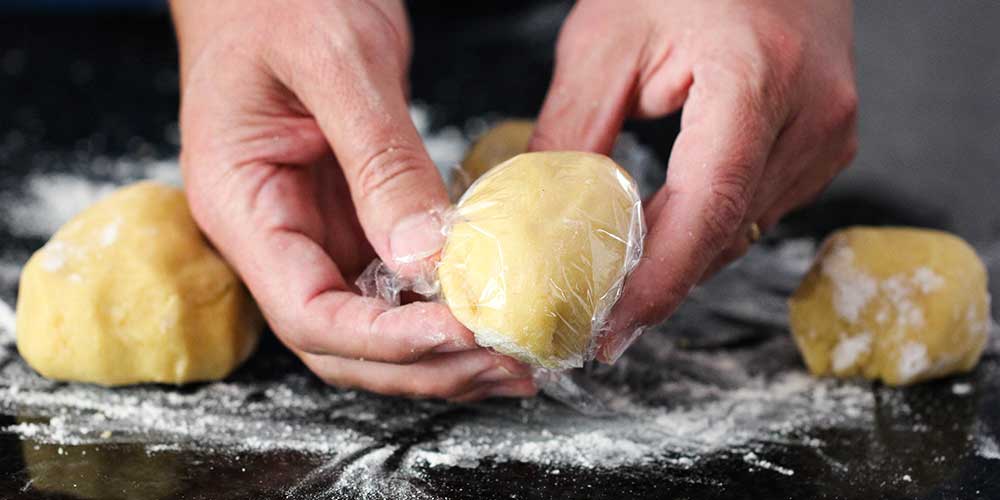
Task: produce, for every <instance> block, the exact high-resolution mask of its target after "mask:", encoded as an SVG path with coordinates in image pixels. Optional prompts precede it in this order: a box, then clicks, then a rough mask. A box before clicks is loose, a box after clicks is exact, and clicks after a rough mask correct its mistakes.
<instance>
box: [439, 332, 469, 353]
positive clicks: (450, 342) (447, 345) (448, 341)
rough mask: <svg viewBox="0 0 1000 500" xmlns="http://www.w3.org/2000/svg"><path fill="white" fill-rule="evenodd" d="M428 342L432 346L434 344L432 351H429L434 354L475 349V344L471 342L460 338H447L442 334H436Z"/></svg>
mask: <svg viewBox="0 0 1000 500" xmlns="http://www.w3.org/2000/svg"><path fill="white" fill-rule="evenodd" d="M429 340H430V342H431V343H432V344H435V346H434V349H431V352H433V353H435V354H445V353H449V352H459V351H468V350H470V349H476V348H477V346H476V343H475V342H474V341H472V340H469V339H465V338H462V337H452V338H448V337H447V336H445V334H443V333H437V334H435V336H433V337H432V338H431V339H429Z"/></svg>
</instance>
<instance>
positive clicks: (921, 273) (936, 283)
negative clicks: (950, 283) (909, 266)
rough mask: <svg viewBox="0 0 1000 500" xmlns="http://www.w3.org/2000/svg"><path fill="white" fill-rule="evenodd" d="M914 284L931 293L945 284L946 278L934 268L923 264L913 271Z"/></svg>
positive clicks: (922, 290)
mask: <svg viewBox="0 0 1000 500" xmlns="http://www.w3.org/2000/svg"><path fill="white" fill-rule="evenodd" d="M913 284H915V285H916V286H917V288H919V289H920V291H921V292H922V293H925V294H927V293H931V292H933V291H936V290H938V289H940V288H941V287H943V286H944V278H942V277H941V275H939V274H937V273H935V272H934V270H933V269H931V268H929V267H927V266H922V267H919V268H917V270H916V271H913Z"/></svg>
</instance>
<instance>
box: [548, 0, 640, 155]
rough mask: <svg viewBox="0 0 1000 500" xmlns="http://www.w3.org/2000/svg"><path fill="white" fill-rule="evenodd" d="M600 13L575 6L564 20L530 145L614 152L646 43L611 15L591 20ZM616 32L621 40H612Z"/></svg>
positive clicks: (549, 148) (592, 9) (556, 148)
mask: <svg viewBox="0 0 1000 500" xmlns="http://www.w3.org/2000/svg"><path fill="white" fill-rule="evenodd" d="M591 7H593V6H591ZM599 15H600V12H595V10H594V8H590V9H574V11H573V13H571V14H570V16H569V18H568V19H567V20H566V22H565V23H564V28H563V31H562V32H561V33H560V35H559V43H558V46H557V48H556V66H555V71H554V73H553V78H552V82H551V84H550V86H549V91H548V94H547V95H546V97H545V102H544V104H543V105H542V110H541V112H540V114H539V116H538V121H537V124H536V126H535V131H534V134H533V136H532V139H531V142H530V144H529V147H528V148H529V150H531V151H542V150H580V151H592V152H597V153H603V154H608V153H609V152H610V151H611V147H612V145H613V144H614V142H615V138H616V137H617V136H618V132H619V131H620V130H621V127H622V123H623V122H624V121H625V116H626V115H627V114H628V112H629V108H630V107H631V105H632V102H631V101H632V94H633V90H634V89H635V84H636V81H637V79H638V77H639V74H638V71H639V69H638V68H639V57H640V54H641V50H640V49H641V45H642V43H643V42H642V40H641V39H638V38H636V37H629V36H628V35H626V36H622V32H623V31H622V30H619V29H617V28H616V27H615V26H613V25H609V23H610V21H609V20H610V19H612V18H611V17H608V18H606V19H603V20H598V19H590V18H593V17H594V16H599ZM583 16H586V17H583ZM605 32H607V33H608V35H607V36H604V35H603V33H605ZM633 32H635V31H634V30H633ZM611 33H614V40H615V43H608V42H607V41H608V37H610V36H612V35H611ZM624 33H629V32H628V31H624ZM636 34H638V33H636Z"/></svg>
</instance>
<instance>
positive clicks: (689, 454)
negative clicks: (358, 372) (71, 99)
mask: <svg viewBox="0 0 1000 500" xmlns="http://www.w3.org/2000/svg"><path fill="white" fill-rule="evenodd" d="M412 114H413V118H414V121H415V122H416V124H417V125H418V127H419V129H420V131H421V133H422V134H423V135H424V137H425V141H426V144H427V146H428V149H429V152H430V154H431V156H432V159H433V160H434V161H435V163H436V164H437V165H438V166H439V168H440V169H441V170H442V171H447V170H448V169H449V168H451V167H452V166H453V165H455V164H456V163H458V162H459V161H460V160H461V157H462V154H464V151H465V149H466V147H467V145H468V139H467V135H468V134H466V133H463V132H462V131H461V130H459V129H457V128H446V129H443V130H440V131H434V132H431V131H429V130H428V122H429V120H428V114H427V110H426V109H425V108H422V107H415V108H414V109H413V110H412ZM616 157H618V158H619V159H620V161H621V162H622V163H623V164H625V166H626V167H630V170H631V171H633V173H636V172H638V174H637V175H636V177H637V178H638V179H640V180H642V179H647V178H649V177H650V175H646V174H649V173H650V172H654V171H655V170H656V169H655V168H653V167H654V166H655V161H656V160H655V157H654V156H653V155H652V154H651V153H650V152H649V150H648V149H646V148H644V147H643V146H641V145H639V144H638V143H637V142H636V141H635V140H634V138H632V137H630V136H625V137H623V139H622V140H620V141H619V143H618V146H617V151H616ZM94 170H95V171H97V172H98V173H99V174H100V175H99V176H98V178H99V179H100V180H94V179H93V178H90V177H88V176H86V175H79V174H66V173H48V174H37V175H34V176H32V177H30V178H29V179H28V181H27V184H26V185H25V186H24V188H23V189H22V190H20V191H17V192H10V193H4V194H3V196H2V198H0V200H3V201H2V202H0V210H3V211H4V214H5V216H4V217H3V218H2V222H0V223H3V224H6V225H7V229H8V230H9V231H10V232H11V233H12V234H14V235H17V236H29V237H38V238H45V237H48V236H50V235H51V234H52V232H53V231H55V229H56V228H58V227H59V226H60V225H61V224H63V223H64V222H65V221H66V220H68V219H69V218H70V217H72V216H73V215H74V214H75V213H77V212H78V211H80V210H82V209H84V208H85V207H86V206H88V205H89V204H91V203H93V202H94V201H96V200H97V199H99V198H100V197H102V196H104V195H106V194H107V193H108V192H110V190H111V189H113V188H114V187H115V186H117V185H120V184H124V183H127V182H131V181H134V180H139V179H146V178H154V179H160V180H164V181H167V182H170V183H173V184H178V183H179V182H180V175H179V169H178V167H177V163H176V161H175V160H148V159H147V160H130V161H125V160H122V161H118V160H101V161H100V162H98V164H97V165H95V168H94ZM643 172H646V173H645V174H644V173H643ZM641 184H643V185H644V186H645V187H644V189H645V190H646V192H648V191H649V189H650V186H651V184H649V183H641ZM812 250H813V245H812V243H811V242H808V241H790V242H787V243H785V244H783V245H780V246H777V247H774V248H770V249H767V248H766V247H763V246H758V247H756V248H755V250H754V251H753V252H752V254H751V256H750V257H748V259H747V262H749V264H748V265H747V266H745V267H746V269H744V271H746V272H747V273H748V276H750V278H747V277H742V278H737V279H742V280H743V282H753V280H755V279H758V278H757V277H754V276H758V277H760V278H761V279H763V278H767V279H770V280H772V281H775V280H776V281H781V280H780V279H779V278H781V276H780V274H781V273H774V272H772V271H773V268H772V267H768V266H774V265H775V262H778V263H780V265H781V266H784V268H785V269H784V270H785V271H786V272H787V273H791V274H792V275H794V276H797V275H800V274H801V273H802V272H804V271H805V269H806V268H807V267H808V263H809V260H810V259H811V255H812ZM0 257H3V259H4V262H3V263H0V290H8V291H10V290H13V289H14V288H15V287H16V281H17V277H18V274H19V272H20V265H22V264H23V259H22V260H21V261H11V259H10V258H9V256H0ZM757 258H760V259H762V260H761V266H760V267H756V268H755V267H754V264H753V262H754V261H753V259H757ZM15 260H16V259H15ZM754 269H756V271H755V272H754ZM787 273H786V274H787ZM729 289H730V290H733V291H734V292H733V293H731V294H730V295H728V296H726V297H725V299H724V300H722V299H720V297H721V296H720V295H718V294H713V293H701V294H696V296H697V300H694V301H690V302H693V304H689V305H688V306H687V308H682V309H681V310H680V311H679V312H678V314H677V316H676V317H675V318H674V319H672V320H671V323H670V324H668V331H667V334H664V333H663V332H658V331H652V332H650V333H647V334H646V335H645V336H644V337H643V338H642V339H640V341H639V343H638V344H637V345H636V346H635V347H633V349H632V350H630V352H629V353H627V354H626V356H625V357H624V358H623V359H622V361H621V362H620V364H619V365H618V366H617V367H616V368H614V369H608V370H606V372H605V373H603V374H598V376H596V377H595V380H596V384H597V386H598V387H599V388H603V393H604V394H605V395H606V396H608V398H609V405H610V406H611V407H612V408H613V409H614V410H615V414H614V415H613V416H609V417H602V418H594V417H587V416H584V415H580V414H577V413H574V412H573V411H572V410H569V409H567V408H565V407H563V406H561V405H558V404H556V403H553V402H550V401H546V400H531V401H523V402H510V401H505V402H487V403H483V404H477V405H470V406H465V407H462V406H456V405H448V404H445V403H438V402H430V401H406V400H400V399H392V398H382V397H378V396H373V395H369V394H366V393H362V392H355V391H342V390H338V389H335V388H331V387H326V386H323V385H322V384H320V383H318V382H317V381H316V380H315V379H314V378H312V377H311V376H309V375H307V374H305V373H304V369H303V368H301V367H300V366H298V364H297V361H296V360H294V359H290V357H289V356H288V355H287V354H281V355H280V356H279V358H280V359H278V360H276V361H273V360H268V359H261V356H255V357H254V358H252V359H251V361H250V365H251V366H250V368H248V369H247V370H244V372H241V373H239V374H237V375H236V376H235V377H233V378H231V379H230V380H228V381H226V382H218V383H210V384H201V385H194V386H188V387H184V388H174V387H168V386H155V385H147V386H136V387H125V388H118V389H106V388H101V387H97V386H93V385H87V384H64V383H55V382H50V381H46V380H44V379H42V378H41V377H39V376H38V375H37V374H35V373H34V372H33V371H32V370H31V369H30V368H29V367H27V366H26V365H25V364H24V362H23V361H22V360H21V359H20V357H18V356H17V353H16V349H15V347H14V345H13V344H14V336H13V334H14V323H15V322H14V314H13V311H11V308H10V307H9V306H8V305H7V304H6V303H4V302H2V301H0V407H2V408H3V409H4V410H5V411H6V413H8V414H11V415H18V422H17V423H14V424H11V425H8V426H7V427H6V428H4V429H3V430H4V431H5V432H9V433H15V434H17V435H19V436H21V437H23V438H26V439H30V440H32V441H34V442H38V443H49V444H54V445H60V446H66V447H71V446H73V445H81V444H101V443H142V444H143V445H144V446H145V447H146V450H147V452H148V453H151V454H153V453H169V452H171V451H172V450H186V449H193V450H200V451H215V452H219V453H227V454H237V453H244V452H251V453H254V452H267V451H273V450H292V451H297V452H301V453H305V454H310V455H315V456H318V457H321V458H322V459H323V460H327V461H328V462H329V463H330V464H332V465H338V464H342V465H343V467H341V468H340V470H341V471H342V472H341V473H340V476H338V479H337V480H338V481H354V482H356V483H357V482H361V483H364V482H365V481H366V480H368V479H366V478H370V477H371V474H369V473H370V472H372V471H378V470H381V469H382V468H384V467H386V463H387V462H388V461H389V457H392V456H397V458H398V459H399V461H398V462H397V463H398V469H397V470H395V471H388V472H392V473H393V474H401V475H403V476H419V475H420V474H422V473H425V472H427V471H428V470H431V469H436V468H446V467H476V466H482V465H485V464H488V463H493V464H502V463H514V462H522V463H529V464H534V465H537V466H540V467H543V468H545V469H546V470H547V471H548V472H549V473H550V474H559V473H560V471H565V470H567V469H569V468H577V469H601V468H614V467H622V466H637V467H643V466H657V467H664V466H665V467H668V468H675V469H679V470H689V469H693V468H696V467H698V466H699V465H700V464H702V463H704V462H705V461H708V460H712V459H714V458H716V457H718V456H720V455H721V456H730V457H734V458H735V459H736V460H739V461H741V462H742V463H743V464H745V465H746V466H747V467H749V468H752V469H753V470H755V471H759V472H760V473H762V474H769V475H773V476H774V477H776V478H786V479H789V480H793V479H792V478H795V477H796V475H797V473H796V469H795V464H790V463H781V461H780V460H778V459H775V458H773V457H772V456H769V449H770V448H771V447H782V446H794V447H803V448H806V449H809V450H815V451H816V452H817V453H820V452H822V450H823V447H824V445H825V443H824V441H823V440H822V439H821V438H819V437H817V435H818V434H820V433H822V431H824V430H829V429H836V430H837V431H858V432H867V430H870V429H871V428H873V427H874V423H873V419H874V414H875V409H876V407H877V404H878V403H877V401H876V399H875V396H874V392H873V389H872V386H871V385H870V384H869V383H867V382H861V381H837V380H831V379H822V380H818V379H814V378H812V377H810V376H808V375H807V374H806V373H805V371H804V369H803V368H802V366H801V363H800V361H799V359H798V354H797V353H796V351H795V347H794V345H793V343H792V341H791V340H790V338H789V337H788V335H787V334H785V333H783V332H779V333H777V334H774V333H773V332H772V334H771V335H770V336H768V337H765V338H756V339H753V338H752V339H750V341H746V339H743V338H742V337H740V335H743V333H740V328H742V327H740V326H738V325H737V326H734V325H732V324H728V326H727V324H723V323H720V322H717V321H716V322H709V321H705V322H702V320H701V318H703V316H698V315H697V314H694V312H698V311H701V312H700V314H705V313H704V311H703V310H701V309H697V308H702V309H705V308H707V309H712V308H717V309H718V310H722V309H726V310H727V311H728V313H727V314H728V315H729V317H732V316H733V315H736V316H739V317H744V318H753V319H754V324H767V325H772V328H779V327H780V323H781V321H783V315H782V309H781V307H782V306H781V304H783V298H782V299H780V300H779V299H777V298H775V297H773V296H771V297H768V298H769V299H773V300H771V302H774V303H777V306H775V305H774V304H771V305H769V306H768V307H767V308H765V307H762V305H761V304H762V302H760V300H763V299H762V298H761V296H758V294H756V292H755V291H754V290H751V291H750V292H747V293H742V292H741V296H739V297H736V296H734V295H733V294H734V293H735V291H737V290H742V289H738V288H736V287H732V288H729ZM713 300H714V301H715V302H716V303H711V302H712V301H713ZM720 302H724V303H720ZM692 311H694V312H692ZM764 313H766V314H764ZM686 315H687V316H686ZM685 317H688V318H692V317H693V318H695V319H694V320H689V321H688V324H693V325H695V327H696V328H697V329H698V330H699V333H700V334H704V337H706V338H709V339H711V338H715V337H718V338H719V339H721V340H720V341H719V345H721V346H727V345H729V344H727V343H726V342H729V343H731V344H733V345H737V344H738V346H737V347H733V348H731V349H730V348H720V349H711V348H705V349H703V350H697V349H681V348H679V347H677V346H678V345H679V343H675V342H674V341H672V339H671V338H670V337H668V334H673V333H675V332H673V331H671V330H669V328H675V329H679V328H680V326H679V325H684V324H685V323H684V318H685ZM775 325H777V326H775ZM727 329H728V330H727ZM729 330H732V331H729ZM290 364H291V365H290ZM278 365H280V366H278ZM292 365H294V366H293V367H291V368H290V367H289V366H292ZM279 368H280V369H279ZM632 377H635V379H636V380H632V379H631V378H632ZM636 387H640V388H641V389H636ZM967 392H968V391H967ZM961 397H966V396H961ZM892 404H893V405H895V406H894V407H893V408H897V409H899V410H900V411H903V410H905V405H906V402H905V401H902V400H900V401H897V402H893V403H892ZM414 429H426V431H427V432H426V435H425V436H423V437H421V438H419V439H414V440H413V441H412V442H410V443H409V444H407V445H402V444H400V443H399V440H398V439H397V437H398V436H406V435H408V433H410V432H413V430H414ZM984 439H985V440H981V441H980V442H978V448H977V449H978V450H979V454H980V455H981V456H984V457H987V458H995V457H998V456H1000V452H997V451H996V442H995V441H993V440H992V438H990V437H989V436H985V437H984ZM324 467H325V466H324ZM383 472H385V471H383ZM316 477H317V478H319V479H317V481H319V482H322V478H323V477H324V476H323V475H322V468H321V469H317V472H316ZM303 481H305V482H308V481H310V478H308V477H307V478H305V479H304V480H303ZM373 487H374V486H373Z"/></svg>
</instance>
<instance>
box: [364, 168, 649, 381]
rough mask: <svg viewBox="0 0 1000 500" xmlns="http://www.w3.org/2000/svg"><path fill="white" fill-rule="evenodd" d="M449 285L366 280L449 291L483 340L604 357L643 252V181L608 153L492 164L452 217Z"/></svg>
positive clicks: (380, 291)
mask: <svg viewBox="0 0 1000 500" xmlns="http://www.w3.org/2000/svg"><path fill="white" fill-rule="evenodd" d="M446 219H447V220H448V221H449V223H448V224H447V227H446V231H447V241H446V244H445V247H444V249H443V251H442V254H441V259H440V261H439V263H438V266H437V277H438V279H439V282H438V285H439V286H438V287H433V286H428V284H427V283H417V282H419V281H422V280H416V281H414V280H401V279H399V278H398V277H396V276H393V275H392V274H391V273H387V272H386V270H385V266H382V265H378V266H375V267H373V268H370V269H369V270H368V271H367V272H366V273H365V274H364V275H363V276H362V277H361V278H360V279H359V283H358V284H359V286H360V287H361V288H362V291H363V292H364V293H366V294H368V295H377V296H381V297H383V298H386V299H387V300H390V301H394V302H395V301H397V300H398V293H399V290H400V289H413V288H415V287H417V286H416V285H419V288H421V289H423V290H426V291H430V290H433V289H437V290H439V293H438V294H437V297H438V298H440V299H441V300H443V301H444V302H445V303H446V304H447V305H448V307H449V308H450V309H451V311H452V313H453V314H454V315H455V317H456V318H457V319H458V320H459V321H460V322H462V324H464V325H465V326H466V327H468V328H469V329H470V330H472V331H473V332H474V333H475V335H476V341H477V343H479V344H480V345H482V346H485V347H490V348H492V349H494V350H496V351H498V352H501V353H503V354H507V355H509V356H512V357H515V358H517V359H520V360H522V361H524V362H527V363H530V364H532V365H535V366H538V367H541V368H545V369H549V370H562V369H567V368H575V367H580V366H583V364H584V363H585V362H586V361H588V360H591V359H593V357H594V355H595V352H596V347H597V341H598V339H599V337H600V336H601V335H602V334H603V333H604V332H605V327H606V320H607V317H608V315H609V314H610V312H611V309H612V307H613V306H614V305H615V303H617V301H618V299H619V297H620V296H621V292H622V287H623V285H624V282H625V279H626V277H627V276H628V274H629V273H630V272H631V271H632V270H633V269H634V268H635V266H636V265H637V264H638V261H639V258H640V257H641V255H642V242H643V237H644V235H645V227H644V225H643V217H642V203H641V199H640V197H639V193H638V190H637V187H636V184H635V182H634V181H633V180H632V178H631V177H630V176H629V175H628V173H627V172H625V171H624V170H623V169H622V168H621V167H619V166H618V165H617V164H615V162H614V161H612V160H611V159H610V158H607V157H605V156H603V155H597V154H591V153H580V152H543V153H526V154H522V155H519V156H517V157H515V158H512V159H510V160H508V161H506V162H504V163H502V164H501V165H498V166H496V167H494V168H493V169H491V170H489V171H488V172H487V173H486V174H485V175H483V176H482V177H480V178H479V179H478V180H477V181H476V182H475V183H473V184H472V186H470V188H469V189H468V190H467V191H466V192H465V194H464V195H463V196H462V197H461V199H460V200H459V201H458V203H457V205H456V206H455V207H454V211H453V213H451V214H449V216H448V217H447V218H446Z"/></svg>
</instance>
